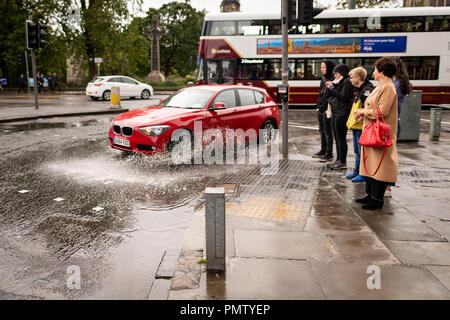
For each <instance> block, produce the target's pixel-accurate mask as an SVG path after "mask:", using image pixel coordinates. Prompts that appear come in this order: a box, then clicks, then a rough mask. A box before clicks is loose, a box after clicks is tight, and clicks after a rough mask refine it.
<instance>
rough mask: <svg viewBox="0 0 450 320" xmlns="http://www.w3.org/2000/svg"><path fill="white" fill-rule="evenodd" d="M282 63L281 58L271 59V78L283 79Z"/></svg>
mask: <svg viewBox="0 0 450 320" xmlns="http://www.w3.org/2000/svg"><path fill="white" fill-rule="evenodd" d="M281 72H282V65H281V59H272V60H271V70H270V75H271V77H270V80H281Z"/></svg>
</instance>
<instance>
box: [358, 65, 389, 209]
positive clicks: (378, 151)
mask: <svg viewBox="0 0 450 320" xmlns="http://www.w3.org/2000/svg"><path fill="white" fill-rule="evenodd" d="M396 70H397V66H396V64H395V62H394V61H393V60H392V59H391V58H389V57H383V58H380V59H378V60H377V61H376V62H375V70H374V72H373V78H374V79H375V80H376V81H378V82H379V83H378V85H377V87H376V88H375V90H373V91H372V94H371V95H370V96H369V97H368V98H367V99H366V102H365V104H364V109H359V110H355V113H354V117H355V119H360V118H364V127H365V126H366V125H367V124H369V123H370V121H372V120H375V119H376V118H377V108H379V110H380V112H381V114H382V115H383V118H384V120H385V121H386V123H387V124H388V125H389V127H390V133H391V139H392V146H390V147H388V148H387V150H386V155H385V156H384V159H383V162H381V165H380V168H379V169H378V171H377V172H376V174H374V173H375V171H376V170H377V168H378V165H379V163H380V161H381V159H382V157H383V152H384V148H372V147H364V154H361V157H364V158H365V159H366V160H365V163H366V166H364V161H361V163H360V169H359V172H360V175H363V176H365V177H367V180H366V193H367V196H366V197H364V198H362V199H357V200H356V202H358V203H364V205H363V207H362V208H363V209H367V210H374V209H380V208H382V207H383V204H384V201H383V199H384V193H385V191H386V187H387V183H388V182H391V183H395V182H396V181H397V176H398V155H397V145H396V140H397V118H398V115H397V112H398V111H397V103H398V102H397V93H396V91H395V86H394V84H393V83H392V77H393V76H394V75H395V73H396ZM363 130H364V129H363ZM366 168H367V170H366Z"/></svg>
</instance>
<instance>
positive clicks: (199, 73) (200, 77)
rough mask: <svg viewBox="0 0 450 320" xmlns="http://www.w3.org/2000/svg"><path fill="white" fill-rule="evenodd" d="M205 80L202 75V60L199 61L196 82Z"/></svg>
mask: <svg viewBox="0 0 450 320" xmlns="http://www.w3.org/2000/svg"><path fill="white" fill-rule="evenodd" d="M200 80H205V79H204V75H203V59H200V65H199V66H198V77H197V81H200Z"/></svg>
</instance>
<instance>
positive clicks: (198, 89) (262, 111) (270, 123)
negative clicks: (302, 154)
mask: <svg viewBox="0 0 450 320" xmlns="http://www.w3.org/2000/svg"><path fill="white" fill-rule="evenodd" d="M195 121H201V124H202V129H207V128H212V129H214V128H222V129H223V128H230V129H243V130H244V131H246V130H247V129H254V130H255V131H256V132H257V135H259V129H267V130H266V131H265V132H268V134H270V135H272V134H274V129H278V128H279V127H280V112H279V109H278V106H277V104H276V103H275V102H274V101H273V100H272V98H270V96H269V95H268V94H267V92H266V90H264V89H261V88H256V87H248V86H240V85H203V86H195V87H188V88H185V89H181V90H179V91H178V92H176V93H175V94H173V95H171V96H170V97H168V98H167V99H165V100H164V101H162V102H161V103H160V104H159V105H156V106H151V107H145V108H140V109H136V110H132V111H129V112H126V113H123V114H121V115H119V116H117V117H116V118H115V119H114V120H113V121H112V123H111V127H110V129H109V144H110V146H111V147H113V148H115V149H120V150H123V151H132V152H139V153H146V154H154V153H160V152H162V153H164V152H166V151H168V146H170V141H171V136H172V133H173V132H174V131H175V130H177V129H187V130H189V131H190V132H191V136H192V137H193V136H194V134H193V132H194V122H195ZM264 134H266V133H264ZM262 138H264V139H267V137H262Z"/></svg>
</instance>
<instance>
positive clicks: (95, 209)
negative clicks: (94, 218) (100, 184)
mask: <svg viewBox="0 0 450 320" xmlns="http://www.w3.org/2000/svg"><path fill="white" fill-rule="evenodd" d="M92 210H94V211H96V212H99V211H102V210H105V208H102V207H95V208H92Z"/></svg>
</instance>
